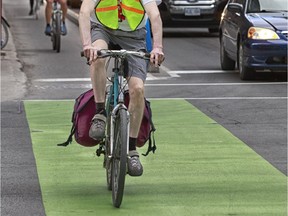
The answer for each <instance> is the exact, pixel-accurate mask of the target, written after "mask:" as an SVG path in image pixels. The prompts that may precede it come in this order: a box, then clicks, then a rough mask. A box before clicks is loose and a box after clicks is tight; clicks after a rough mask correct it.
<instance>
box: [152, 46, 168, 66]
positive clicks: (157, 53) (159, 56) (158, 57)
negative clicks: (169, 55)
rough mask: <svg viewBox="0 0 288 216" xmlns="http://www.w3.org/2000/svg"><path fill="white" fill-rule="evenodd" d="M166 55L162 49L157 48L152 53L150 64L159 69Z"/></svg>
mask: <svg viewBox="0 0 288 216" xmlns="http://www.w3.org/2000/svg"><path fill="white" fill-rule="evenodd" d="M164 59H165V57H164V53H163V51H162V48H160V47H155V48H153V50H152V51H151V53H150V62H151V63H152V64H154V65H155V67H158V66H160V65H161V63H162V62H163V61H164Z"/></svg>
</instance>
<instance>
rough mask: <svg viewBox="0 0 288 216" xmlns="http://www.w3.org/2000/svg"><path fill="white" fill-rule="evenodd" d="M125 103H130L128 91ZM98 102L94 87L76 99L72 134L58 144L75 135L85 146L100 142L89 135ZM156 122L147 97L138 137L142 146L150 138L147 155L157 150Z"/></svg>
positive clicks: (66, 143)
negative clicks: (153, 119)
mask: <svg viewBox="0 0 288 216" xmlns="http://www.w3.org/2000/svg"><path fill="white" fill-rule="evenodd" d="M124 104H125V106H127V107H128V105H129V92H128V91H126V92H125V94H124ZM95 110H96V104H95V101H94V94H93V89H90V90H88V91H86V92H84V93H83V94H81V95H80V96H79V97H78V98H76V100H75V104H74V111H73V114H72V120H71V121H72V128H71V132H70V135H69V137H68V139H67V141H66V142H64V143H61V144H58V146H67V145H69V144H70V143H71V142H72V139H73V135H74V138H75V141H76V142H77V143H78V144H80V145H82V146H85V147H92V146H96V145H97V144H99V142H100V141H99V140H94V139H92V138H90V136H89V129H90V126H91V120H92V118H93V116H94V115H95ZM155 130H156V129H155V127H154V124H153V122H152V111H151V108H150V102H149V101H147V100H146V99H145V109H144V114H143V119H142V123H141V127H140V131H139V135H138V139H137V146H138V147H142V146H143V145H144V144H145V143H146V142H147V141H148V140H149V146H148V150H147V152H146V154H144V155H145V156H146V155H148V154H149V152H150V151H153V153H154V152H155V150H156V145H155V139H154V134H153V146H152V138H151V134H152V133H154V131H155Z"/></svg>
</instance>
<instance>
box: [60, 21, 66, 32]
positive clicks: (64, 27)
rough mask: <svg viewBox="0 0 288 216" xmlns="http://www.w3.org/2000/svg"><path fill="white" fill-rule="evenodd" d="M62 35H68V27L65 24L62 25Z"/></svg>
mask: <svg viewBox="0 0 288 216" xmlns="http://www.w3.org/2000/svg"><path fill="white" fill-rule="evenodd" d="M61 34H62V35H66V34H67V29H66V25H65V23H64V22H63V23H62V25H61Z"/></svg>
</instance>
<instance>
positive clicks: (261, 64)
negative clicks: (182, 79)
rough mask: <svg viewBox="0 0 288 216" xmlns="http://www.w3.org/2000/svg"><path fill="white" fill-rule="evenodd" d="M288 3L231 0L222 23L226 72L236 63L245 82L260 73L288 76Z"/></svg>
mask: <svg viewBox="0 0 288 216" xmlns="http://www.w3.org/2000/svg"><path fill="white" fill-rule="evenodd" d="M287 7H288V5H287V0H229V2H228V4H227V5H226V7H225V9H224V11H223V14H222V19H221V22H220V31H219V38H220V61H221V67H222V69H223V70H233V69H234V68H235V64H236V63H237V65H238V69H239V72H240V78H241V79H242V80H248V79H252V78H254V75H255V72H257V71H272V72H273V71H275V72H286V73H287V46H288V41H287V38H288V11H287V9H288V8H287Z"/></svg>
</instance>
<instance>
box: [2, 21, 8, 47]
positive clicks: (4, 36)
mask: <svg viewBox="0 0 288 216" xmlns="http://www.w3.org/2000/svg"><path fill="white" fill-rule="evenodd" d="M8 40H9V31H8V26H7V24H6V22H5V20H4V19H3V17H1V49H3V48H4V47H5V46H6V45H7V43H8Z"/></svg>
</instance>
